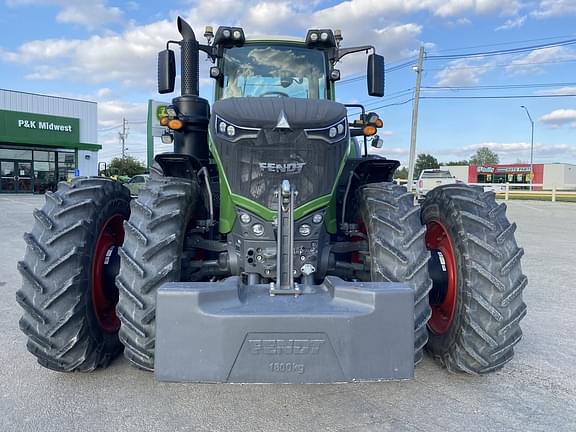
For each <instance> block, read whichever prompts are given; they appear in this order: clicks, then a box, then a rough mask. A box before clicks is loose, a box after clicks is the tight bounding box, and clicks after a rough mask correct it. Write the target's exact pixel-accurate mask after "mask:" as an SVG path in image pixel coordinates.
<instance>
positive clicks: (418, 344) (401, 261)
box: [357, 183, 432, 364]
mask: <svg viewBox="0 0 576 432" xmlns="http://www.w3.org/2000/svg"><path fill="white" fill-rule="evenodd" d="M359 204H360V206H359V217H358V218H357V220H359V222H361V223H362V224H363V226H364V229H365V231H366V234H367V236H368V247H369V254H370V255H369V259H370V280H371V281H374V282H376V281H378V282H381V281H384V282H405V283H407V284H409V285H410V286H412V287H413V289H414V364H417V363H418V362H420V360H421V359H422V351H423V348H424V345H426V341H427V340H428V331H427V329H426V323H427V321H428V318H429V317H430V306H429V304H428V291H429V290H430V289H431V287H432V281H431V280H430V277H429V276H428V268H427V263H428V260H429V258H430V253H429V252H428V250H427V249H426V246H425V244H424V234H425V229H424V227H423V226H422V223H421V222H420V216H419V208H418V207H415V206H414V196H413V195H412V194H411V193H410V192H408V191H407V190H406V188H405V187H404V186H399V185H395V184H392V183H371V184H368V185H365V186H363V187H361V188H360V190H359ZM390 331H393V330H392V329H390Z"/></svg>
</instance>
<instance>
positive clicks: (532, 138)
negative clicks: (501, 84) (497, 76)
mask: <svg viewBox="0 0 576 432" xmlns="http://www.w3.org/2000/svg"><path fill="white" fill-rule="evenodd" d="M520 108H524V110H525V111H526V114H528V120H530V125H531V126H532V133H531V134H530V190H532V182H533V181H534V180H533V179H534V120H532V116H531V115H530V111H528V108H526V107H525V106H524V105H520Z"/></svg>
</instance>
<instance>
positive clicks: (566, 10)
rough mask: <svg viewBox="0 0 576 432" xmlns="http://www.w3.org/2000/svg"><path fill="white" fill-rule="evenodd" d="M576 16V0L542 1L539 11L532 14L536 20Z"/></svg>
mask: <svg viewBox="0 0 576 432" xmlns="http://www.w3.org/2000/svg"><path fill="white" fill-rule="evenodd" d="M571 14H576V1H574V0H542V1H540V4H539V5H538V9H536V10H535V11H532V12H531V15H532V16H534V17H536V18H553V17H560V16H566V15H571Z"/></svg>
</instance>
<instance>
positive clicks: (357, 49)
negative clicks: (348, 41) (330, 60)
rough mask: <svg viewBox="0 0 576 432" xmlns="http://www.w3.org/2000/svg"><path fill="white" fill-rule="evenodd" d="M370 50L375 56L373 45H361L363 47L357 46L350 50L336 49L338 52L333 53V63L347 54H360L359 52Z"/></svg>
mask: <svg viewBox="0 0 576 432" xmlns="http://www.w3.org/2000/svg"><path fill="white" fill-rule="evenodd" d="M370 50H372V52H373V53H374V54H376V48H374V46H373V45H363V46H357V47H352V48H342V49H338V50H336V53H335V61H339V60H340V59H341V58H342V57H344V56H347V55H348V54H352V53H357V52H361V51H366V52H367V51H370Z"/></svg>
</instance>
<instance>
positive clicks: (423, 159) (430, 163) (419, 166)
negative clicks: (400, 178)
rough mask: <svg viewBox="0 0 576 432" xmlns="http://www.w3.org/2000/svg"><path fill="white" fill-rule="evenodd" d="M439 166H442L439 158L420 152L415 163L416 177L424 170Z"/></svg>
mask: <svg viewBox="0 0 576 432" xmlns="http://www.w3.org/2000/svg"><path fill="white" fill-rule="evenodd" d="M438 168H440V164H439V163H438V159H436V158H435V157H434V156H432V155H430V154H426V153H420V154H419V155H418V157H417V158H416V164H415V165H414V177H415V178H418V177H419V176H420V173H421V172H422V170H425V169H438Z"/></svg>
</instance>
